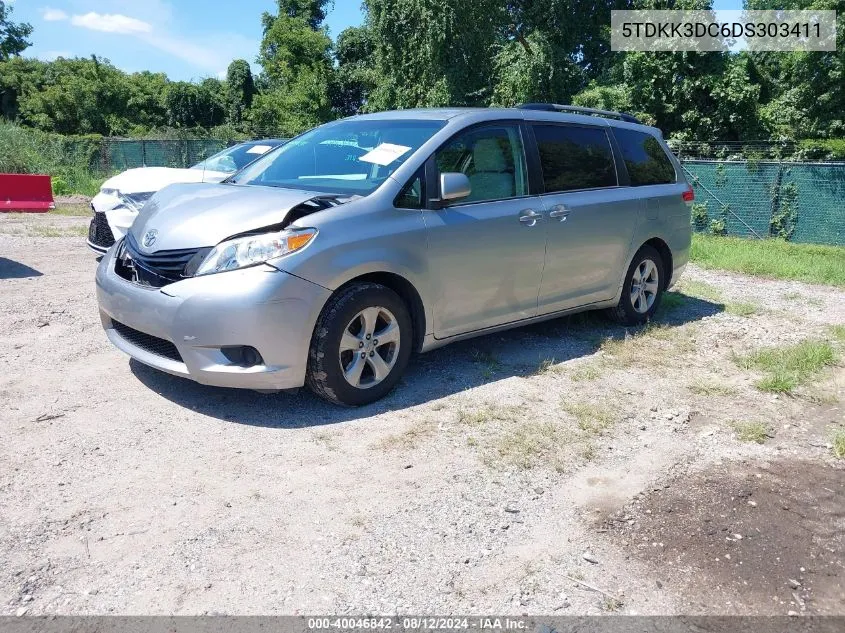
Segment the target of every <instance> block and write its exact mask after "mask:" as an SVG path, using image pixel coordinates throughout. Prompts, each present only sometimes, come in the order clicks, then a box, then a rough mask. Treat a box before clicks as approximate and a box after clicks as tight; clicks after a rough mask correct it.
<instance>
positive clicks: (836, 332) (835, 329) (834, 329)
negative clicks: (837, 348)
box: [829, 325, 845, 343]
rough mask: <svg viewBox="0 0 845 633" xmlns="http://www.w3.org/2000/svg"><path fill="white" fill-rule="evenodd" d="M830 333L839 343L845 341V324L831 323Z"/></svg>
mask: <svg viewBox="0 0 845 633" xmlns="http://www.w3.org/2000/svg"><path fill="white" fill-rule="evenodd" d="M829 332H830V335H831V336H832V337H833V338H834V339H835V340H836V341H838V342H839V343H845V325H831V326H830V328H829Z"/></svg>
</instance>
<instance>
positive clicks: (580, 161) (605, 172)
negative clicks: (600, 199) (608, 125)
mask: <svg viewBox="0 0 845 633" xmlns="http://www.w3.org/2000/svg"><path fill="white" fill-rule="evenodd" d="M532 127H533V129H534V136H535V137H536V139H537V149H538V150H539V152H540V165H541V167H542V170H543V182H544V184H545V188H546V193H555V192H559V191H577V190H579V189H597V188H600V187H615V186H617V184H618V182H617V179H616V166H615V165H614V163H613V150H611V147H610V139H608V137H607V132H606V131H605V130H604V129H603V128H597V127H581V126H575V125H543V124H535V125H533V126H532Z"/></svg>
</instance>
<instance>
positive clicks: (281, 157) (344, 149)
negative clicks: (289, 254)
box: [230, 119, 445, 196]
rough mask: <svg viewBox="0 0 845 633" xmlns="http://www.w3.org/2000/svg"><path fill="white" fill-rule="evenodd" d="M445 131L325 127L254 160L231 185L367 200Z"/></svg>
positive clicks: (385, 123)
mask: <svg viewBox="0 0 845 633" xmlns="http://www.w3.org/2000/svg"><path fill="white" fill-rule="evenodd" d="M444 125H445V122H443V121H412V120H409V121H402V120H384V119H380V120H371V121H367V120H363V121H362V120H348V121H338V122H337V123H330V124H328V125H323V126H321V127H318V128H316V129H313V130H311V131H310V132H306V133H305V134H303V135H302V136H299V137H297V138H295V139H293V140H292V141H290V142H289V143H288V144H287V145H285V146H284V147H282V148H281V149H279V150H278V151H276V152H273V153H272V154H270V155H268V156H265V157H263V158H261V159H260V160H257V161H256V162H255V163H253V164H252V165H250V166H249V167H247V168H246V169H244V170H243V171H242V172H241V173H239V174H237V175H236V176H234V177H233V178H232V179H231V180H230V182H234V183H238V184H242V185H264V186H267V187H287V188H292V189H316V190H318V191H326V192H328V193H340V194H348V195H361V196H366V195H369V194H370V193H372V192H373V191H375V190H376V189H378V187H379V186H380V185H381V184H382V183H383V182H384V181H385V180H386V179H387V177H388V176H390V174H392V173H393V172H394V171H396V170H397V169H398V168H399V166H400V165H401V164H402V163H404V162H405V161H406V160H407V159H408V158H410V157H411V155H413V153H414V152H415V151H417V150H418V149H419V148H420V147H421V146H422V145H423V143H425V142H426V141H427V140H428V139H430V138H431V137H432V136H434V134H435V133H436V132H437V131H438V130H440V129H441V128H442V127H443V126H444Z"/></svg>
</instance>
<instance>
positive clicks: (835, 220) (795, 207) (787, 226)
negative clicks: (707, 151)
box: [683, 160, 845, 246]
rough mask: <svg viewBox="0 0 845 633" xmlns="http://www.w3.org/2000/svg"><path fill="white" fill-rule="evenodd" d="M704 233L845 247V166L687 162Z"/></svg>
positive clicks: (696, 215) (696, 225)
mask: <svg viewBox="0 0 845 633" xmlns="http://www.w3.org/2000/svg"><path fill="white" fill-rule="evenodd" d="M683 166H684V170H685V172H686V175H687V178H688V179H689V180H690V182H691V183H692V184H693V187H694V188H695V204H694V206H693V227H694V228H695V230H696V231H699V232H708V233H716V234H720V235H740V236H745V237H760V238H764V237H782V238H785V239H788V240H791V241H795V242H807V243H814V244H836V245H840V246H845V164H832V163H792V162H777V163H776V162H756V161H704V160H685V161H683Z"/></svg>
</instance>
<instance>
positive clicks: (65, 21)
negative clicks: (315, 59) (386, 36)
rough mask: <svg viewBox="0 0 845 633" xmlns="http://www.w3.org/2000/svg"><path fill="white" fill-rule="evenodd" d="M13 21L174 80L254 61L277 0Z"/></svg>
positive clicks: (114, 5) (184, 1)
mask: <svg viewBox="0 0 845 633" xmlns="http://www.w3.org/2000/svg"><path fill="white" fill-rule="evenodd" d="M7 4H11V5H12V6H13V7H14V14H13V19H14V20H16V21H25V22H29V23H30V24H32V26H33V27H35V30H34V32H33V35H32V42H33V46H32V48H29V49H27V51H26V55H30V56H34V57H38V58H41V59H47V60H49V59H55V58H56V57H58V56H60V55H61V56H63V57H72V56H83V57H87V56H90V55H91V54H96V55H97V56H100V57H105V58H107V59H110V60H111V61H112V63H114V64H115V65H116V66H118V67H119V68H122V69H123V70H126V71H129V72H134V71H139V70H152V71H157V72H160V71H163V72H166V73H167V74H168V76H170V77H171V78H172V79H201V78H204V77H216V76H220V75H221V73H224V72H225V70H226V67H227V66H228V65H229V62H231V61H232V60H233V59H236V58H243V59H246V60H248V61H249V62H251V63H253V66H254V69H255V70H256V71H258V70H259V68H258V67H257V66H255V56H256V55H257V53H258V44H259V41H260V40H261V14H262V12H264V11H273V10H275V6H276V3H275V2H274V1H273V0H237V2H223V1H221V0H13V1H12V2H8V0H7ZM714 6H715V8H717V9H741V8H742V1H741V0H715V2H714ZM362 20H363V15H362V12H361V0H335V2H334V8H332V9H331V11H330V12H329V14H328V17H327V18H326V23H327V25H328V27H329V30H330V33H331V35H332V37H333V38H334V37H336V36H337V34H338V33H340V32H341V31H342V30H343V29H345V28H346V27H347V26H352V25H357V24H360V23H361V22H362Z"/></svg>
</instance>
